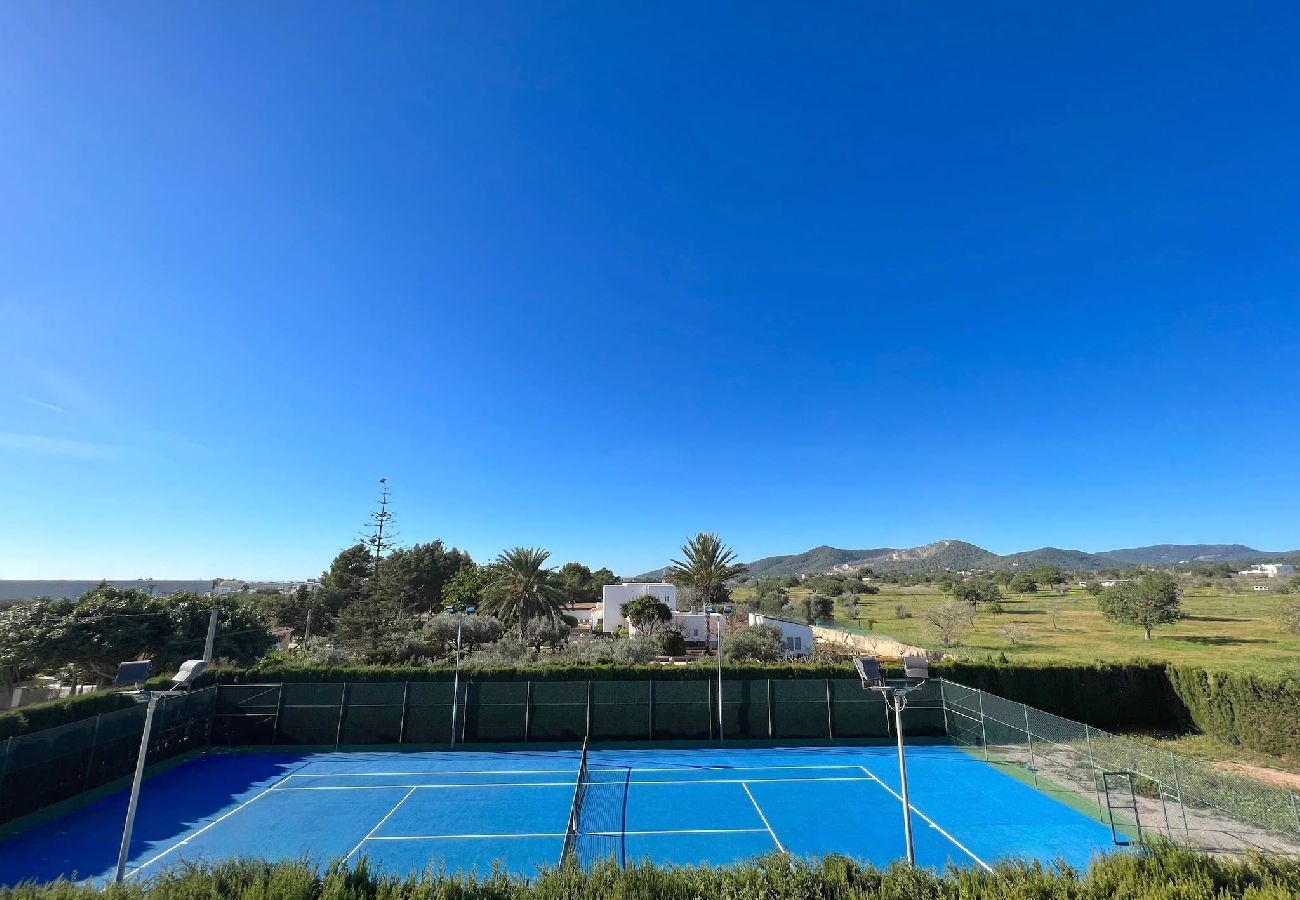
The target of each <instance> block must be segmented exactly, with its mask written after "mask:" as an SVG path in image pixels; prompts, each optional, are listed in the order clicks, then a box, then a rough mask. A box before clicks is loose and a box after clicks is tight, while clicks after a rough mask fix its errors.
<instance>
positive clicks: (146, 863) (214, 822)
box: [126, 763, 307, 878]
mask: <svg viewBox="0 0 1300 900" xmlns="http://www.w3.org/2000/svg"><path fill="white" fill-rule="evenodd" d="M305 765H307V763H303V764H302V766H299V767H298V768H299V769H301V768H302V767H303V766H305ZM296 771H297V769H295V770H294V772H296ZM293 774H294V773H293V772H290V773H289V774H288V775H286V776H284V777H283V778H281V779H280V780H279V781H277V782H276V783H275V784H273V785H271V786H270V787H269V788H267V789H266V790H264V791H262V792H261V793H260V794H257V795H256V796H253V797H250V798H248V799H247V800H245V801H244V802H243V803H241V804H239V805H238V806H236V807H235V808H234V809H232V810H231V811H230V812H228V813H226V814H224V815H222V816H221V817H220V818H217V819H213V820H212V821H211V822H209V823H208V824H206V825H204V826H203V827H202V828H200V829H199V830H198V831H196V832H194V833H193V834H191V835H190V836H189V837H187V838H185V839H184V840H179V841H177V842H176V843H174V844H172V845H171V846H170V847H168V848H167V849H166V850H164V851H162V852H161V853H159V854H156V855H155V856H153V857H151V858H149V859H147V860H145V861H144V862H143V863H141V864H140V865H139V866H137V867H136V868H134V869H132V870H131V871H130V872H127V873H126V877H127V878H130V877H131V876H132V875H134V874H136V873H137V872H141V871H143V870H144V869H147V868H149V866H152V865H153V864H154V863H156V862H157V861H158V860H160V859H162V858H163V857H164V856H166V855H167V854H168V853H171V852H172V851H173V850H175V849H176V848H178V847H182V846H184V845H185V844H188V843H189V842H190V841H192V840H194V839H195V838H196V837H198V836H199V835H201V834H202V833H203V832H205V831H207V830H208V829H209V828H211V827H212V826H213V825H219V824H220V823H222V822H224V821H225V820H226V819H229V818H230V817H231V816H233V815H234V814H235V813H237V812H239V811H240V810H241V809H243V808H244V807H245V806H248V805H249V804H250V803H252V802H253V801H254V800H260V799H261V798H263V797H265V796H266V795H267V794H269V793H271V792H272V791H273V790H275V789H276V788H277V787H279V786H280V785H282V784H284V783H285V782H286V781H288V780H289V779H290V778H292V777H293Z"/></svg>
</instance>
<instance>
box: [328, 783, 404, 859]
mask: <svg viewBox="0 0 1300 900" xmlns="http://www.w3.org/2000/svg"><path fill="white" fill-rule="evenodd" d="M414 793H415V788H411V789H410V790H409V791H407V792H406V794H405V795H404V796H403V797H402V799H401V800H398V801H397V802H396V803H394V804H393V808H392V809H390V810H389V811H388V813H387V814H386V815H385V816H384V817H383V818H382V819H380V820H379V821H378V822H376V823H375V827H374V828H372V829H370V831H368V832H367V833H366V836H365V837H363V838H362V839H361V840H359V841H357V845H356V846H355V847H353V848H352V849H351V850H349V851H348V855H347V856H345V857H343V861H344V862H347V861H348V860H349V859H351V858H352V854H354V853H356V852H357V851H358V850H360V849H361V845H362V844H364V843H365V842H366V841H368V840H370V838H371V837H373V836H374V833H375V832H376V831H378V830H379V829H380V828H381V827H383V824H384V823H385V822H387V821H388V820H389V819H390V818H391V817H392V815H393V813H395V812H397V808H398V807H399V806H401V805H402V804H403V803H405V802H406V801H407V800H409V799H411V795H412V794H414Z"/></svg>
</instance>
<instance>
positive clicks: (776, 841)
mask: <svg viewBox="0 0 1300 900" xmlns="http://www.w3.org/2000/svg"><path fill="white" fill-rule="evenodd" d="M740 786H741V787H742V788H744V789H745V796H747V797H748V798H749V802H750V803H752V804H754V812H756V813H758V817H759V818H760V819H762V820H763V827H764V828H766V829H767V833H768V834H770V835H771V836H772V843H774V844H776V849H778V850H780V851H781V852H782V853H784V852H785V847H783V846H781V841H780V839H778V838H777V836H776V832H775V831H773V830H772V825H771V823H769V822H768V821H767V816H765V815H763V807H761V806H759V805H758V801H757V800H755V799H754V795H753V794H752V793H750V790H749V785H747V784H745V782H743V781H742V782H741V783H740Z"/></svg>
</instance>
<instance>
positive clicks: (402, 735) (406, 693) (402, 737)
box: [397, 681, 411, 744]
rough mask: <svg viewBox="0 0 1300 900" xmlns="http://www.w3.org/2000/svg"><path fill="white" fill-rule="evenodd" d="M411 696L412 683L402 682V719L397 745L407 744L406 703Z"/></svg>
mask: <svg viewBox="0 0 1300 900" xmlns="http://www.w3.org/2000/svg"><path fill="white" fill-rule="evenodd" d="M410 695H411V682H409V681H403V682H402V717H401V718H400V719H398V720H397V743H399V744H404V743H406V710H407V707H406V703H407V698H409V697H410Z"/></svg>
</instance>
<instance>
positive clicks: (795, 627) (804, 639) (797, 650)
mask: <svg viewBox="0 0 1300 900" xmlns="http://www.w3.org/2000/svg"><path fill="white" fill-rule="evenodd" d="M749 624H750V625H770V626H772V627H773V628H777V629H780V631H781V641H782V643H784V644H785V649H786V651H787V652H788V653H790V654H791V655H792V656H807V655H808V654H809V653H812V651H813V631H812V628H811V627H810V626H808V625H805V624H804V623H802V622H791V621H790V620H789V619H778V618H777V617H776V616H765V615H763V614H762V613H750V614H749Z"/></svg>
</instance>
